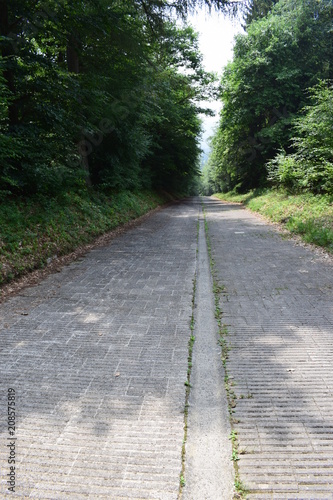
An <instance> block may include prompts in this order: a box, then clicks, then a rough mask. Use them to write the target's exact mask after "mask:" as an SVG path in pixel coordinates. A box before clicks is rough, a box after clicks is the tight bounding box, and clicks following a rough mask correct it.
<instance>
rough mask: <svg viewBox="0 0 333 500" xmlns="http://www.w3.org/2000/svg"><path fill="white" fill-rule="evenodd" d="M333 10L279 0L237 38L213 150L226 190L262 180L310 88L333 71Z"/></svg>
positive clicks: (324, 0) (285, 144) (311, 0)
mask: <svg viewBox="0 0 333 500" xmlns="http://www.w3.org/2000/svg"><path fill="white" fill-rule="evenodd" d="M332 13H333V6H332V3H331V2H330V1H329V0H321V1H320V2H317V1H316V0H306V1H305V0H303V1H301V2H295V1H294V0H280V2H278V3H277V5H276V6H275V7H274V8H273V9H272V11H271V13H269V14H268V16H267V17H264V18H263V19H260V20H258V21H253V22H252V23H251V24H250V25H249V27H248V33H247V34H246V35H240V36H238V37H237V39H236V44H235V49H234V54H235V55H234V60H233V62H232V63H231V64H229V66H228V67H227V68H226V70H225V73H224V76H223V78H222V83H221V96H222V101H223V104H224V106H223V110H222V113H221V121H220V126H219V130H218V132H217V136H218V137H217V140H216V142H215V149H216V153H214V154H216V155H217V156H218V158H219V162H218V163H217V162H215V165H216V167H215V168H216V169H217V171H218V175H219V178H220V179H221V187H223V188H224V189H233V188H234V187H236V186H238V188H239V189H242V190H246V189H249V188H255V187H259V186H262V185H264V184H265V182H266V178H267V170H266V166H265V165H266V163H267V161H269V160H270V159H272V158H273V157H274V156H275V155H276V153H277V151H278V150H279V149H280V148H285V149H286V150H287V151H288V150H289V149H290V138H291V136H292V125H291V124H292V120H293V118H294V117H295V115H296V113H297V112H298V111H299V110H300V109H301V108H302V107H303V106H304V105H305V104H306V100H307V95H306V90H307V89H308V88H309V87H310V86H313V85H314V84H316V83H317V81H318V79H323V78H325V79H327V78H332V76H333V73H332V72H333V67H332V61H333V52H332V30H331V19H332ZM216 144H218V145H219V146H218V148H217V146H216Z"/></svg>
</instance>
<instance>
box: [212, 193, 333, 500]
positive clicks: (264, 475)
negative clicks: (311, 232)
mask: <svg viewBox="0 0 333 500" xmlns="http://www.w3.org/2000/svg"><path fill="white" fill-rule="evenodd" d="M205 206H206V212H207V219H208V226H209V233H210V238H211V243H212V248H213V255H214V259H215V263H216V268H217V271H218V277H219V281H220V282H221V283H222V284H224V285H225V286H226V294H225V295H224V296H223V297H222V301H221V307H222V310H223V312H224V315H223V321H224V323H225V324H227V325H228V331H229V336H228V341H229V343H230V345H231V347H232V349H231V351H230V354H229V361H228V368H229V373H230V375H231V377H233V381H234V384H235V386H234V390H235V393H236V395H237V406H236V408H235V413H234V418H235V419H236V420H237V419H238V420H239V422H238V423H237V424H236V425H235V428H236V430H237V431H238V437H239V444H240V449H241V450H244V451H245V454H244V455H240V460H239V462H238V465H239V469H240V474H241V478H242V480H243V482H244V483H245V485H246V486H247V487H248V488H249V489H250V491H251V492H252V493H250V494H249V496H248V498H249V499H258V500H259V499H261V500H269V499H285V500H294V499H312V500H317V499H327V500H329V499H332V498H333V268H332V265H331V264H328V263H327V264H325V262H322V259H320V258H319V257H318V256H316V254H314V253H313V252H312V251H310V250H308V249H305V248H303V247H301V246H295V244H294V243H293V242H292V241H290V240H289V241H288V240H284V239H283V238H282V237H281V235H280V234H278V233H276V232H275V231H273V230H272V227H271V226H268V225H267V224H265V223H263V222H262V221H261V220H260V219H259V218H258V217H256V216H255V215H253V214H251V213H250V212H248V211H247V210H244V209H243V208H242V207H240V206H237V205H227V204H225V205H223V204H221V203H220V202H218V201H214V200H207V199H206V200H205Z"/></svg>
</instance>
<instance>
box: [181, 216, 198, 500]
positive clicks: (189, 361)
mask: <svg viewBox="0 0 333 500" xmlns="http://www.w3.org/2000/svg"><path fill="white" fill-rule="evenodd" d="M198 224H199V222H198ZM198 227H199V226H198ZM198 238H199V231H198V233H197V241H198ZM196 284H197V281H196V276H195V278H194V280H193V295H192V317H191V323H190V329H191V336H190V339H189V341H188V357H187V379H186V381H185V383H184V385H185V387H186V389H185V407H184V439H183V446H182V469H181V472H180V479H179V495H178V498H179V499H180V498H181V495H182V491H183V488H184V486H185V484H186V481H185V454H186V441H187V422H188V407H189V397H190V391H191V370H192V356H193V346H194V342H195V336H194V335H193V331H194V324H195V320H194V306H195V292H196Z"/></svg>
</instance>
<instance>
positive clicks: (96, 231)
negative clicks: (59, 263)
mask: <svg viewBox="0 0 333 500" xmlns="http://www.w3.org/2000/svg"><path fill="white" fill-rule="evenodd" d="M165 201H166V196H164V195H158V194H156V193H154V192H150V191H145V192H137V193H132V192H128V191H127V192H121V193H114V194H112V195H109V196H107V195H105V194H100V193H96V192H93V191H91V192H89V193H88V192H82V193H62V194H60V195H59V196H57V197H54V198H48V197H46V196H45V197H40V196H39V197H35V198H30V199H15V200H14V199H13V200H5V201H2V203H1V205H0V285H1V284H4V283H7V282H9V281H11V280H13V279H14V278H17V277H19V276H22V275H23V274H26V273H27V272H28V271H31V270H33V269H37V268H42V267H44V266H45V264H46V263H47V260H48V259H49V258H52V257H53V256H55V255H56V256H58V257H59V256H61V255H65V254H67V253H69V252H71V251H73V250H75V249H76V248H77V247H79V246H81V245H84V244H87V243H90V242H92V241H93V240H94V239H95V238H96V237H97V236H99V235H101V234H103V233H105V232H107V231H110V230H112V229H115V228H116V227H117V226H120V225H122V224H125V223H126V222H128V221H130V220H132V219H135V218H137V217H139V216H141V215H143V214H145V213H146V212H148V211H149V210H151V209H153V208H156V207H157V206H158V205H160V204H163V203H165Z"/></svg>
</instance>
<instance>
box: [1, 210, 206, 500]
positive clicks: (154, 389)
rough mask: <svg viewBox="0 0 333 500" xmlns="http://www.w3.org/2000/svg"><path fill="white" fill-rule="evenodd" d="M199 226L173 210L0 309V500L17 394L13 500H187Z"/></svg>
mask: <svg viewBox="0 0 333 500" xmlns="http://www.w3.org/2000/svg"><path fill="white" fill-rule="evenodd" d="M197 216H198V208H197V207H196V206H195V205H193V204H191V203H188V204H186V203H184V204H181V205H174V206H171V207H169V208H167V209H164V210H162V211H160V212H158V213H156V214H154V215H153V216H152V217H150V218H149V219H148V220H146V221H145V222H144V223H143V224H142V225H140V226H139V227H137V228H135V229H132V230H130V231H128V232H127V233H125V234H123V235H122V236H121V237H119V238H117V239H115V240H114V241H113V242H112V243H111V244H110V245H109V246H105V247H101V248H98V249H95V250H93V251H92V252H90V253H89V254H88V255H87V256H86V257H85V258H83V259H81V260H80V261H77V262H74V263H72V264H71V265H70V266H68V267H66V268H64V269H63V270H62V271H61V272H60V273H58V274H55V275H52V276H49V277H48V278H47V279H46V280H44V281H43V282H42V283H41V284H40V285H39V286H35V287H31V288H28V289H25V290H23V291H22V292H21V293H20V294H19V296H17V297H14V298H11V299H10V300H8V301H7V302H6V303H4V304H2V305H1V306H0V335H1V346H0V384H1V385H0V387H1V394H0V396H1V398H0V415H1V419H0V465H1V467H0V477H1V484H0V498H3V497H7V496H10V495H12V493H10V492H8V491H7V486H8V485H7V484H6V480H7V477H6V474H7V473H8V470H7V469H8V465H7V459H8V449H7V447H6V444H7V443H8V430H7V424H6V418H5V417H4V415H5V414H6V410H7V407H6V404H7V388H9V387H13V388H14V389H15V390H16V394H17V401H16V404H17V408H16V409H17V432H16V437H17V447H16V453H17V464H16V468H17V479H16V493H15V497H23V498H43V499H60V498H61V499H62V498H77V499H79V498H92V499H98V498H104V499H106V498H107V499H121V498H135V499H147V498H149V499H163V500H168V499H176V498H177V496H178V488H179V476H180V471H181V449H182V441H183V437H184V414H183V411H184V398H185V387H184V382H185V380H186V376H187V375H186V374H187V357H188V340H189V337H190V334H191V332H190V319H191V314H192V292H193V278H194V273H195V259H196V247H197V245H196V231H197V229H196V223H197ZM12 496H13V495H12Z"/></svg>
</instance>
